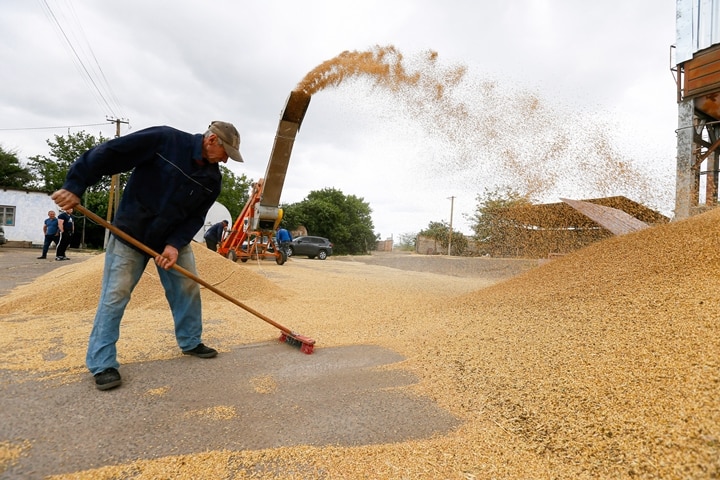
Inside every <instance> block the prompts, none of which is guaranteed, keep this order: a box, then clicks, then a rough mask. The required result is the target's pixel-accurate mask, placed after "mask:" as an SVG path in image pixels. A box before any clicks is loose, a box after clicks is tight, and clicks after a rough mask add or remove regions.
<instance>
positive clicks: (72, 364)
mask: <svg viewBox="0 0 720 480" xmlns="http://www.w3.org/2000/svg"><path fill="white" fill-rule="evenodd" d="M193 250H194V252H195V257H196V262H197V268H198V275H199V276H200V277H201V278H203V279H204V280H205V281H207V282H208V283H210V284H211V285H213V286H215V287H217V288H219V289H220V290H222V291H224V292H225V293H227V294H229V295H232V296H233V297H234V298H237V299H238V300H240V301H243V302H244V301H248V300H252V299H253V298H256V297H257V296H258V295H265V294H267V292H272V295H273V296H275V297H278V298H279V297H282V295H283V293H282V292H281V291H280V289H279V288H278V287H277V286H275V285H273V284H272V283H270V282H269V281H268V280H267V279H266V278H265V277H263V276H262V275H259V274H256V273H254V272H251V271H248V270H247V269H244V268H242V267H241V266H240V265H239V264H234V263H232V262H230V261H228V260H227V259H225V258H223V257H221V256H220V255H218V254H216V253H213V252H210V250H208V249H207V248H205V247H204V246H203V245H201V244H198V243H193ZM104 260H105V256H104V255H97V256H94V257H92V258H90V259H89V260H86V261H84V262H82V263H73V264H70V265H67V266H64V267H61V268H58V269H56V270H54V271H52V272H49V273H47V274H45V275H43V276H41V277H39V278H38V279H37V280H36V281H34V282H33V283H31V284H28V285H22V286H20V287H18V288H16V289H15V290H13V292H12V294H11V295H7V296H5V297H3V298H0V311H2V312H4V313H5V315H4V316H3V318H4V319H5V321H4V326H3V332H4V333H5V335H3V336H2V338H0V364H2V365H3V368H6V369H11V370H28V369H29V370H37V369H46V367H47V362H48V361H51V362H52V363H51V365H53V367H52V368H51V369H49V370H47V372H48V374H50V375H52V374H55V373H56V372H63V371H74V372H76V371H77V370H78V369H79V368H80V369H81V368H82V365H83V363H84V352H83V350H84V348H85V346H86V344H87V338H88V336H89V334H90V330H91V329H92V322H93V318H94V315H95V309H96V307H97V302H98V299H99V295H100V281H101V279H102V271H103V264H104ZM201 292H202V299H203V305H204V310H205V312H214V313H215V314H216V315H225V316H227V317H230V318H247V314H244V313H243V312H242V311H240V312H239V311H238V310H239V307H237V306H235V305H232V304H230V303H229V302H228V301H227V300H224V299H221V297H219V296H218V295H216V294H215V293H213V292H210V291H207V290H206V289H204V288H201ZM68 298H69V299H71V301H68V300H66V299H68ZM213 306H215V308H213ZM28 315H30V316H31V317H32V320H31V321H25V318H27V316H28ZM214 321H215V320H214V319H213V317H212V316H211V317H210V318H208V319H207V320H206V324H205V329H206V331H212V329H213V328H214ZM122 328H123V332H122V336H121V340H120V343H119V344H118V349H119V355H120V362H121V363H124V362H132V361H140V360H143V359H148V358H150V356H151V355H153V354H152V353H150V352H152V351H155V350H160V351H163V352H165V356H164V357H163V358H170V357H171V356H173V355H174V354H175V353H176V351H174V350H176V349H177V346H176V345H175V339H174V335H173V323H172V316H171V315H170V311H169V309H168V306H167V300H165V294H164V290H163V288H162V285H161V284H160V279H159V277H158V274H157V269H156V267H155V264H154V263H153V262H152V261H151V262H148V266H147V268H146V269H145V272H144V274H143V277H142V278H141V280H140V282H139V283H138V285H137V287H136V288H135V291H134V292H133V295H132V299H131V300H130V303H129V304H128V307H127V310H126V313H125V317H124V320H123V327H122ZM138 339H142V341H138ZM11 345H12V348H10V346H11ZM140 346H141V348H140Z"/></svg>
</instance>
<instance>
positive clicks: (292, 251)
mask: <svg viewBox="0 0 720 480" xmlns="http://www.w3.org/2000/svg"><path fill="white" fill-rule="evenodd" d="M293 255H295V250H294V249H293V247H288V248H287V256H288V258H290V257H292V256H293Z"/></svg>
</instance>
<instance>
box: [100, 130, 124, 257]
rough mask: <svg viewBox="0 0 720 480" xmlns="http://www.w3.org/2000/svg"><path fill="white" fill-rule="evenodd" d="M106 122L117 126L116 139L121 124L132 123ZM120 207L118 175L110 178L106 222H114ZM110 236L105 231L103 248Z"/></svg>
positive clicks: (107, 231)
mask: <svg viewBox="0 0 720 480" xmlns="http://www.w3.org/2000/svg"><path fill="white" fill-rule="evenodd" d="M106 120H107V121H108V122H110V123H114V124H115V138H118V137H119V136H120V124H121V123H125V124H129V123H130V122H129V121H128V120H121V119H119V118H106ZM119 205H120V176H119V175H118V174H115V175H113V176H112V177H111V178H110V195H109V196H108V209H107V216H106V217H107V218H106V220H107V221H108V223H110V222H112V219H113V217H114V216H115V214H116V213H117V209H118V206H119ZM109 236H110V231H109V230H107V229H105V244H104V245H103V247H104V248H105V247H107V242H108V237H109Z"/></svg>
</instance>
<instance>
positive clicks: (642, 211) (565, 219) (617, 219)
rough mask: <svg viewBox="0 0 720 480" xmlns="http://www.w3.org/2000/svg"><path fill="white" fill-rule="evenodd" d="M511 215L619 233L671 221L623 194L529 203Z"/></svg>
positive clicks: (549, 225)
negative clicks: (599, 228)
mask: <svg viewBox="0 0 720 480" xmlns="http://www.w3.org/2000/svg"><path fill="white" fill-rule="evenodd" d="M598 207H600V208H598ZM603 207H605V208H603ZM512 216H513V217H514V219H515V220H516V221H519V222H522V223H524V224H526V225H528V226H533V227H536V228H542V229H590V228H598V227H602V228H605V229H607V230H610V231H611V232H613V233H616V234H617V233H627V232H629V231H634V230H638V229H641V228H644V227H643V226H642V225H645V226H651V225H659V224H664V223H668V222H669V221H670V219H669V218H668V217H666V216H665V215H663V214H661V213H659V212H657V211H655V210H652V209H650V208H647V207H645V206H644V205H641V204H639V203H637V202H634V201H632V200H630V199H628V198H626V197H623V196H616V197H604V198H593V199H587V200H569V199H563V201H562V202H558V203H545V204H539V205H528V206H527V207H520V208H519V209H518V210H516V211H514V212H513V214H512Z"/></svg>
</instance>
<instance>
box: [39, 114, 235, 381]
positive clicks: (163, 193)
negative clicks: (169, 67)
mask: <svg viewBox="0 0 720 480" xmlns="http://www.w3.org/2000/svg"><path fill="white" fill-rule="evenodd" d="M239 146H240V135H239V134H238V131H237V129H236V128H235V127H234V126H233V125H232V124H230V123H226V122H218V121H216V122H212V123H211V124H210V126H209V127H208V130H207V131H206V132H205V134H204V135H203V134H190V133H186V132H181V131H179V130H176V129H174V128H171V127H166V126H161V127H151V128H147V129H144V130H140V131H138V132H136V133H132V134H130V135H127V136H125V137H120V138H116V139H113V140H110V141H108V142H106V143H103V144H101V145H98V146H96V147H94V148H92V149H90V150H88V151H87V152H85V153H83V154H82V155H81V156H80V157H79V158H78V159H77V160H75V162H74V163H73V164H72V165H71V166H70V170H69V171H68V174H67V177H66V179H65V183H64V184H63V186H62V188H61V189H60V190H58V191H56V192H55V193H53V195H52V199H53V200H54V201H55V203H57V204H58V206H59V207H60V208H62V209H65V210H67V209H70V208H73V207H75V206H76V205H78V204H79V203H80V198H81V197H82V195H83V193H85V190H86V189H87V188H88V187H89V186H91V185H94V184H96V183H97V182H98V181H99V180H100V179H101V177H102V176H104V175H114V174H117V173H121V172H129V171H132V173H131V175H130V178H129V180H128V182H127V185H126V186H125V191H124V193H123V196H122V199H121V200H120V206H119V208H118V211H117V214H116V216H115V219H114V220H113V223H114V224H115V226H116V227H117V228H119V229H120V230H122V231H123V232H125V233H127V234H128V235H129V236H130V237H133V238H135V239H136V240H138V241H140V242H141V243H143V244H145V245H146V246H148V247H150V248H151V249H152V250H154V251H156V252H162V253H160V254H159V255H158V256H156V257H155V258H154V260H155V264H156V265H157V270H158V274H159V277H160V282H161V283H162V285H163V288H164V289H165V296H166V298H167V300H168V303H169V305H170V310H171V311H172V315H173V321H174V323H175V338H176V340H177V343H178V346H179V347H180V349H181V350H182V352H183V353H184V354H186V355H194V356H196V357H200V358H211V357H214V356H216V355H217V351H216V350H215V349H212V348H209V347H207V346H205V345H204V344H203V343H202V338H201V336H202V308H201V301H200V287H199V286H198V284H197V283H196V282H195V281H194V280H192V279H190V278H188V277H187V276H185V275H182V274H181V273H179V272H177V271H176V270H174V269H172V266H173V265H175V264H177V265H178V266H180V267H183V268H184V269H185V270H188V271H190V272H192V273H193V274H195V275H197V270H196V268H195V258H194V256H193V252H192V248H191V246H190V241H191V240H192V238H193V236H194V235H195V233H196V232H197V231H198V230H199V229H200V227H202V225H203V223H204V221H205V216H206V215H207V212H208V210H209V209H210V207H211V206H212V204H213V202H215V200H216V199H217V197H218V195H219V194H220V186H221V175H220V167H219V165H218V164H219V163H220V162H223V163H225V162H227V159H228V157H229V158H232V159H233V160H235V161H238V162H242V161H243V159H242V156H241V155H240V152H239V151H238V148H239ZM148 260H149V257H148V255H147V254H145V253H143V252H142V251H140V250H138V249H137V248H136V247H134V246H133V245H131V244H130V243H126V241H124V240H123V239H121V238H118V237H115V236H114V235H111V236H110V238H109V240H108V243H107V248H106V251H105V267H104V271H103V279H102V284H101V292H100V301H99V304H98V309H97V312H96V314H95V321H94V324H93V329H92V332H91V333H90V340H89V342H88V351H87V356H86V365H87V367H88V369H89V370H90V372H91V373H92V374H93V376H94V378H95V385H96V387H97V388H98V389H100V390H108V389H110V388H114V387H117V386H119V385H120V383H121V377H120V373H119V372H118V368H119V367H120V365H119V363H118V361H117V349H116V343H117V341H118V338H119V337H120V321H121V319H122V316H123V313H124V312H125V307H126V306H127V304H128V302H129V301H130V295H131V293H132V291H133V289H134V288H135V285H137V283H138V281H139V280H140V277H141V275H142V273H143V271H144V270H145V266H146V265H147V262H148Z"/></svg>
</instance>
